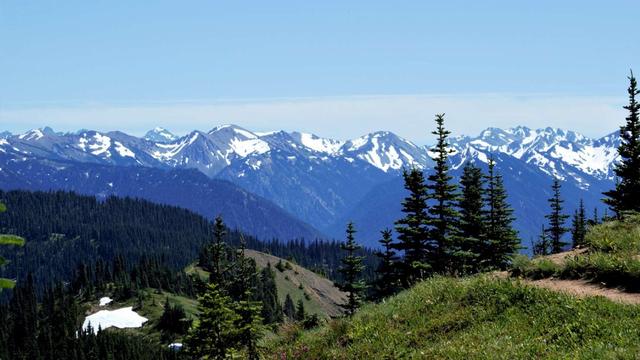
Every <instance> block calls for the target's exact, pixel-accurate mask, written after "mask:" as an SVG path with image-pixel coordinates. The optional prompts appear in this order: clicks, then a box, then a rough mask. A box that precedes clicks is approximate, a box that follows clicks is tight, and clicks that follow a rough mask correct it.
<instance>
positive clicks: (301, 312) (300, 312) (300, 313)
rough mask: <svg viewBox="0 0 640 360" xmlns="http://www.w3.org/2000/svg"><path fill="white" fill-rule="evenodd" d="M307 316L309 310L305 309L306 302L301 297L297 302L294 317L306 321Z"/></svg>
mask: <svg viewBox="0 0 640 360" xmlns="http://www.w3.org/2000/svg"><path fill="white" fill-rule="evenodd" d="M306 317H307V311H306V310H305V309H304V302H303V301H302V299H299V300H298V303H297V304H296V312H295V315H294V319H296V321H304V319H306Z"/></svg>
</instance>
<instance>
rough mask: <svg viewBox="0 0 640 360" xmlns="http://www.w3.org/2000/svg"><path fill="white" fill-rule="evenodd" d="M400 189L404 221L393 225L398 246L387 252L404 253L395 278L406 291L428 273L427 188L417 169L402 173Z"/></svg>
mask: <svg viewBox="0 0 640 360" xmlns="http://www.w3.org/2000/svg"><path fill="white" fill-rule="evenodd" d="M402 176H403V178H404V188H405V189H406V190H408V191H409V195H408V196H407V197H406V198H405V199H404V200H403V201H402V212H403V213H404V217H403V218H402V219H400V220H398V221H396V223H395V228H396V232H397V233H398V242H396V243H393V244H392V245H391V248H393V249H396V250H399V251H401V252H403V253H404V257H403V259H402V262H400V263H399V264H398V267H397V268H398V275H399V277H400V281H401V282H402V285H403V286H404V287H410V286H411V285H412V284H413V283H415V282H416V281H418V280H420V279H423V278H424V277H426V276H427V274H428V273H430V272H431V270H432V269H431V266H430V265H429V263H428V262H427V261H428V259H429V257H430V253H431V252H432V251H433V249H434V244H433V242H432V241H431V240H429V230H428V227H427V220H428V214H427V211H428V208H427V197H428V195H427V187H426V186H425V184H424V175H423V174H422V171H420V170H418V169H415V168H413V169H411V170H410V171H406V170H405V171H403V173H402Z"/></svg>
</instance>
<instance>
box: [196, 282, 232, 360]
mask: <svg viewBox="0 0 640 360" xmlns="http://www.w3.org/2000/svg"><path fill="white" fill-rule="evenodd" d="M198 300H199V305H198V309H199V310H200V316H199V321H198V322H196V323H195V326H194V327H193V328H192V330H191V331H190V333H189V335H188V336H187V338H186V340H185V350H186V351H187V353H188V354H189V355H191V356H192V357H193V358H198V359H200V358H205V359H225V358H226V357H227V356H228V355H229V354H231V353H232V352H234V350H237V347H238V335H239V334H238V329H237V322H238V321H240V315H238V314H237V313H236V312H235V311H234V309H233V303H232V300H231V298H230V297H229V296H227V295H225V294H224V293H223V292H222V291H220V289H219V288H218V286H217V285H216V284H214V283H212V284H209V285H208V287H207V291H206V292H205V294H204V295H203V296H202V297H201V298H199V299H198Z"/></svg>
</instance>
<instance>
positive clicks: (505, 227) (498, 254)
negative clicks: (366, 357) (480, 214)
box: [481, 156, 520, 269]
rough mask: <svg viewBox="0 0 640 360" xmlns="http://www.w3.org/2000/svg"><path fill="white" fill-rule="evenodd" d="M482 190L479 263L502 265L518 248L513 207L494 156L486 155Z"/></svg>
mask: <svg viewBox="0 0 640 360" xmlns="http://www.w3.org/2000/svg"><path fill="white" fill-rule="evenodd" d="M486 181H487V189H486V194H485V214H484V224H485V225H484V227H485V236H486V239H485V243H484V246H483V249H484V250H483V251H482V255H481V257H482V258H483V259H484V260H483V264H482V267H483V268H487V269H505V268H506V267H507V265H508V264H509V261H510V259H511V257H512V256H513V254H515V253H516V252H517V251H518V250H519V249H520V239H519V238H518V232H517V231H516V230H514V229H513V222H514V221H515V217H514V216H513V209H512V208H511V206H510V205H509V202H508V201H507V197H508V196H507V191H506V189H505V187H504V180H503V179H502V175H500V173H499V172H498V171H497V170H496V162H495V160H494V158H493V156H492V157H491V158H490V159H489V173H488V174H487V178H486Z"/></svg>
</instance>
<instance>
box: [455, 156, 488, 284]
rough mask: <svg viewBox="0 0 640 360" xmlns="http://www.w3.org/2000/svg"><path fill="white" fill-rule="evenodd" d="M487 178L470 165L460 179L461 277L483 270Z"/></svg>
mask: <svg viewBox="0 0 640 360" xmlns="http://www.w3.org/2000/svg"><path fill="white" fill-rule="evenodd" d="M483 182H484V175H483V174H482V170H481V169H480V168H479V167H477V166H475V165H474V164H473V163H471V162H467V163H466V165H465V167H464V170H463V173H462V176H461V177H460V186H461V194H462V196H461V197H460V201H459V203H458V208H459V209H460V233H459V237H458V241H457V244H458V246H457V251H458V253H459V256H458V258H459V260H460V261H461V263H460V264H459V266H458V267H459V269H460V270H461V272H462V273H474V272H477V271H479V270H480V266H481V261H482V260H483V259H482V255H483V253H486V251H484V234H485V230H484V195H485V191H484V186H483V185H484V184H483Z"/></svg>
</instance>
